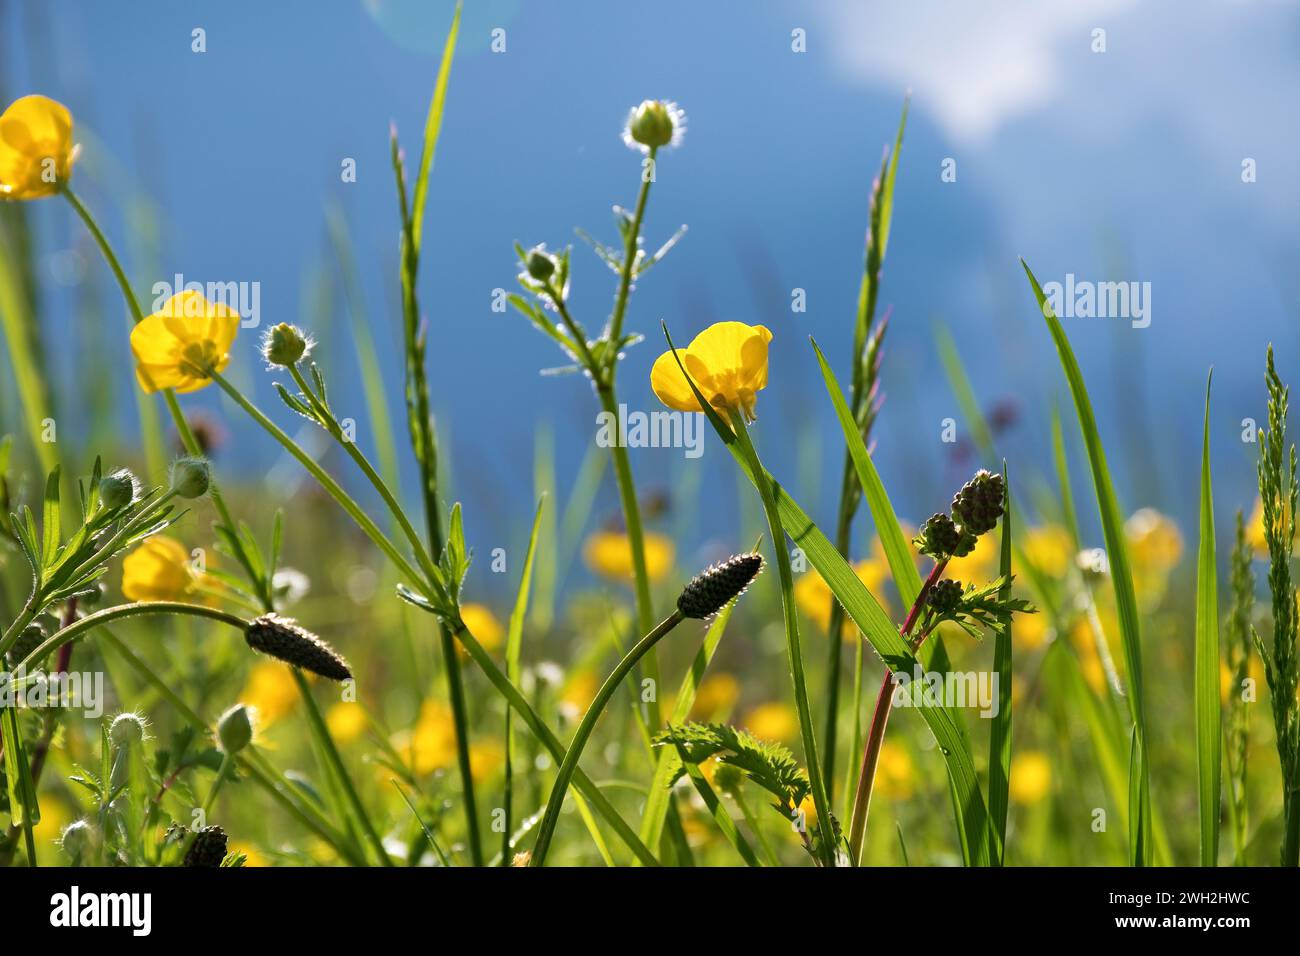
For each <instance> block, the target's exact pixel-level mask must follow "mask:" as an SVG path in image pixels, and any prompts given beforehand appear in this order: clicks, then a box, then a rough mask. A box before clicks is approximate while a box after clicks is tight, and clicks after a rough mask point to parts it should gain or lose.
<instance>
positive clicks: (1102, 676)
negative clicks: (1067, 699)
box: [1013, 615, 1106, 694]
mask: <svg viewBox="0 0 1300 956" xmlns="http://www.w3.org/2000/svg"><path fill="white" fill-rule="evenodd" d="M1029 616H1030V615H1026V617H1029ZM1013 633H1014V632H1013ZM1070 643H1071V644H1073V645H1074V649H1075V650H1076V651H1077V652H1078V655H1079V670H1080V671H1082V673H1083V679H1084V680H1085V681H1086V682H1087V684H1088V686H1089V687H1091V688H1092V692H1093V693H1094V694H1100V693H1102V692H1103V691H1104V690H1105V689H1106V666H1105V665H1104V664H1103V663H1102V660H1101V655H1100V654H1098V653H1097V639H1096V636H1095V635H1094V634H1093V631H1092V625H1091V624H1090V623H1089V621H1088V618H1087V617H1082V616H1081V617H1079V618H1077V619H1076V620H1075V622H1074V625H1073V626H1072V627H1071V628H1070Z"/></svg>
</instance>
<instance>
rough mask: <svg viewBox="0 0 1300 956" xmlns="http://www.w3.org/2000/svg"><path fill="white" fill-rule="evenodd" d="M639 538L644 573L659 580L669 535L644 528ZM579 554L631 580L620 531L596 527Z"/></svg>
mask: <svg viewBox="0 0 1300 956" xmlns="http://www.w3.org/2000/svg"><path fill="white" fill-rule="evenodd" d="M642 539H643V542H644V544H645V570H646V576H647V577H648V578H649V579H650V580H651V581H662V580H663V579H664V578H665V577H667V576H668V572H669V571H671V570H672V567H673V558H674V557H676V553H677V550H676V548H675V547H674V546H673V542H672V539H671V538H667V537H664V536H663V535H661V534H655V533H654V532H653V531H647V532H645V534H644V535H643V536H642ZM582 556H583V558H584V559H585V560H586V562H587V567H589V568H590V569H591V570H592V571H594V572H595V573H596V574H599V575H600V576H601V577H604V578H610V579H611V580H615V581H631V580H632V545H631V543H630V542H629V540H628V537H627V535H626V534H624V533H623V532H622V531H597V532H596V533H595V534H593V535H592V536H591V537H590V538H588V539H587V543H586V544H585V545H583V549H582ZM471 630H472V628H471Z"/></svg>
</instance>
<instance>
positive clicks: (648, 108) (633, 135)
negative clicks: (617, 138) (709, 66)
mask: <svg viewBox="0 0 1300 956" xmlns="http://www.w3.org/2000/svg"><path fill="white" fill-rule="evenodd" d="M684 132H686V114H685V113H684V112H682V110H681V109H680V108H679V107H678V106H677V104H676V103H672V102H669V101H667V100H645V101H644V102H642V103H641V105H640V106H637V107H634V108H633V109H632V111H631V112H630V113H629V114H628V117H627V126H626V128H625V129H624V130H623V142H625V143H627V145H628V146H630V147H631V148H633V149H640V150H641V151H642V152H647V153H648V152H649V151H650V150H652V149H659V148H660V147H661V146H669V145H671V146H676V145H677V144H678V143H679V142H681V138H682V134H683V133H684Z"/></svg>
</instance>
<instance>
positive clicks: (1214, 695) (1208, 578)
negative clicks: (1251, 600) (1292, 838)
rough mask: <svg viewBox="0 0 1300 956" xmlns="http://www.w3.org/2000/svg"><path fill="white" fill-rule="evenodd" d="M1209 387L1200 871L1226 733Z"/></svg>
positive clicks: (1211, 848) (1214, 850)
mask: <svg viewBox="0 0 1300 956" xmlns="http://www.w3.org/2000/svg"><path fill="white" fill-rule="evenodd" d="M1213 377H1214V372H1213V370H1211V372H1210V377H1209V378H1207V379H1206V382H1205V426H1204V429H1205V430H1204V435H1203V437H1202V443H1201V540H1200V547H1199V549H1198V551H1197V557H1196V756H1197V760H1196V770H1197V778H1198V782H1199V787H1198V794H1199V796H1200V811H1201V813H1200V817H1201V866H1214V865H1215V864H1216V863H1217V862H1218V858H1219V803H1220V796H1221V787H1222V767H1221V764H1220V759H1221V755H1222V734H1221V731H1220V726H1219V721H1220V704H1219V660H1220V658H1219V594H1218V581H1217V579H1216V567H1215V557H1214V490H1213V487H1212V483H1211V481H1210V383H1211V381H1213Z"/></svg>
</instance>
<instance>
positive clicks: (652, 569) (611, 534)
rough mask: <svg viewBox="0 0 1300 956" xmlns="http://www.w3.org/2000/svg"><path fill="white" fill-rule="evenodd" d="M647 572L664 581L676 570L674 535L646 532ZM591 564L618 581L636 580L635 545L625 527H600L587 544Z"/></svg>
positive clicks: (652, 577) (593, 567)
mask: <svg viewBox="0 0 1300 956" xmlns="http://www.w3.org/2000/svg"><path fill="white" fill-rule="evenodd" d="M643 541H644V543H645V569H646V576H647V577H648V578H650V580H651V581H662V580H663V579H664V578H665V577H667V576H668V572H669V571H671V570H672V567H673V558H674V556H675V555H676V549H675V548H674V547H673V542H672V539H671V538H667V537H664V536H663V535H661V534H655V533H654V532H653V531H647V532H645V534H644V535H643ZM582 555H583V558H584V559H585V560H586V562H587V567H588V568H590V569H591V570H592V571H593V572H595V573H596V574H599V575H600V576H601V577H604V578H609V579H611V580H615V581H631V580H632V545H631V543H630V542H629V540H628V536H627V535H626V534H624V533H623V532H622V531H597V532H596V533H595V534H593V535H592V536H591V537H589V538H588V539H587V543H586V544H585V545H584V546H583V550H582Z"/></svg>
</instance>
